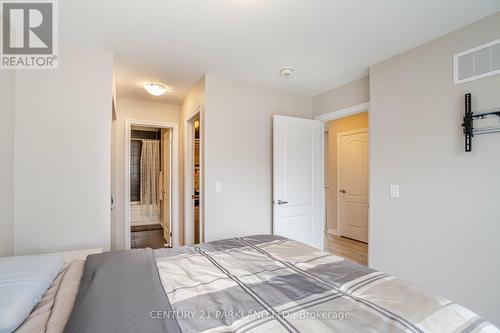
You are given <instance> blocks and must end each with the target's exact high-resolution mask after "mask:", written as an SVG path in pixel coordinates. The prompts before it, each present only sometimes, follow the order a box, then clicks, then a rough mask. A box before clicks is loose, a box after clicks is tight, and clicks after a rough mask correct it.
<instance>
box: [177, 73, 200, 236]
mask: <svg viewBox="0 0 500 333" xmlns="http://www.w3.org/2000/svg"><path fill="white" fill-rule="evenodd" d="M204 105H205V78H204V77H203V78H202V79H201V80H199V81H198V82H197V83H196V84H195V85H194V86H193V88H191V91H190V92H189V93H188V94H187V95H186V97H184V100H183V101H182V104H181V106H180V126H179V142H180V146H179V147H180V151H179V156H180V164H179V177H180V179H181V180H182V181H180V182H179V191H180V198H179V203H180V207H181V208H180V212H179V216H180V226H179V237H180V238H179V243H180V244H181V245H184V215H185V214H184V196H185V191H184V151H185V149H186V138H185V130H186V128H185V124H186V120H187V118H188V117H190V116H191V115H192V114H193V112H195V111H196V110H197V109H200V110H201V120H202V123H204Z"/></svg>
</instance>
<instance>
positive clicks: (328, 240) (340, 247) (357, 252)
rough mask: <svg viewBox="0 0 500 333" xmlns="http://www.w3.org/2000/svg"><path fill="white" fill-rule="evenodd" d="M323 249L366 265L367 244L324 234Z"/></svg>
mask: <svg viewBox="0 0 500 333" xmlns="http://www.w3.org/2000/svg"><path fill="white" fill-rule="evenodd" d="M325 251H327V252H330V253H333V254H336V255H338V256H341V257H344V258H346V259H349V260H351V261H354V262H357V263H358V264H361V265H365V266H366V265H368V244H366V243H363V242H359V241H356V240H353V239H349V238H345V237H340V236H334V235H330V234H328V233H327V234H325Z"/></svg>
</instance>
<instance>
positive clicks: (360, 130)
mask: <svg viewBox="0 0 500 333" xmlns="http://www.w3.org/2000/svg"><path fill="white" fill-rule="evenodd" d="M359 133H367V134H368V210H369V209H370V208H369V207H370V160H369V158H370V146H369V145H370V141H369V140H370V130H369V129H368V128H360V129H357V130H351V131H342V132H338V133H337V161H338V155H339V151H340V149H339V146H340V143H341V140H340V137H342V136H346V135H352V134H359ZM339 180H340V168H339V167H338V165H337V189H336V191H335V193H336V196H337V233H338V236H342V228H341V223H340V195H339V193H340V190H341V188H340V185H341V184H340V181H339ZM369 216H370V214H368V221H367V225H368V238H370V237H369V235H370V229H369V228H370V217H369ZM368 240H369V239H368ZM368 244H370V243H368Z"/></svg>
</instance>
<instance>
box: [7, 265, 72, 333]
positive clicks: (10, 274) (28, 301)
mask: <svg viewBox="0 0 500 333" xmlns="http://www.w3.org/2000/svg"><path fill="white" fill-rule="evenodd" d="M63 266H64V260H63V258H62V257H58V256H46V255H43V256H15V257H0V333H10V332H12V331H14V330H15V329H16V328H17V327H18V326H19V325H21V323H22V322H23V321H24V320H25V319H26V318H27V317H28V316H29V314H30V313H31V310H33V308H34V307H35V305H36V304H37V303H38V302H40V300H41V299H42V296H43V295H44V294H45V292H46V291H47V289H49V287H50V285H51V283H52V281H54V279H55V278H56V276H57V274H58V273H59V272H60V271H61V269H62V267H63Z"/></svg>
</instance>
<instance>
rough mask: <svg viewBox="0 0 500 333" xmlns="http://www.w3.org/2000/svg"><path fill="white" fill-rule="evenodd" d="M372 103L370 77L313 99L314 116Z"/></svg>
mask: <svg viewBox="0 0 500 333" xmlns="http://www.w3.org/2000/svg"><path fill="white" fill-rule="evenodd" d="M369 101H370V78H369V77H368V76H366V77H364V78H361V79H359V80H356V81H353V82H350V83H347V84H345V85H343V86H340V87H338V88H335V89H333V90H330V91H327V92H324V93H322V94H319V95H318V96H315V97H313V99H312V111H313V115H314V116H318V115H320V114H324V113H328V112H332V111H336V110H341V109H344V108H347V107H349V106H353V105H357V104H362V103H366V102H369Z"/></svg>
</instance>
